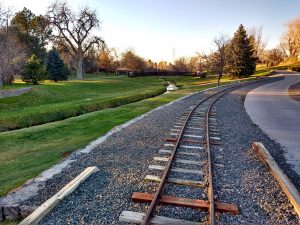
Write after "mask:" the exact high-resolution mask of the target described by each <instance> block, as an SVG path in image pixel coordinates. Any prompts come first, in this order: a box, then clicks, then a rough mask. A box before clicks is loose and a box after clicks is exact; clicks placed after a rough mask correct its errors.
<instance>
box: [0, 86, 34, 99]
mask: <svg viewBox="0 0 300 225" xmlns="http://www.w3.org/2000/svg"><path fill="white" fill-rule="evenodd" d="M31 89H32V88H31V87H28V88H20V89H16V90H3V91H0V98H7V97H15V96H20V95H22V94H25V93H27V92H29V91H30V90H31Z"/></svg>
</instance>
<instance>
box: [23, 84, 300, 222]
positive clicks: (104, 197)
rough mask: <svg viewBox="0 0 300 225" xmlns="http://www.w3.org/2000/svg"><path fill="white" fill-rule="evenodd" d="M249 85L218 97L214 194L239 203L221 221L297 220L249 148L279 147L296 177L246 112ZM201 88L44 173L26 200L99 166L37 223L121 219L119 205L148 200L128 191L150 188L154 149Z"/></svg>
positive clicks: (191, 213) (34, 201)
mask: <svg viewBox="0 0 300 225" xmlns="http://www.w3.org/2000/svg"><path fill="white" fill-rule="evenodd" d="M251 88H254V86H251ZM251 88H243V91H235V92H234V93H235V94H230V95H228V96H226V97H224V98H223V99H222V100H221V101H219V102H218V103H217V113H218V116H217V120H218V124H222V126H219V130H220V136H221V139H222V141H221V142H222V145H221V148H220V146H218V147H213V149H212V151H213V160H215V161H214V162H217V163H218V164H220V165H221V164H222V163H223V164H224V165H225V166H224V167H217V168H214V170H215V172H216V176H218V179H216V180H215V183H216V187H217V191H216V193H215V195H216V198H217V199H218V200H221V201H224V202H228V203H235V204H237V205H238V206H239V208H240V210H241V214H240V215H239V216H231V215H227V214H226V215H217V216H218V219H219V220H218V221H219V223H220V224H299V221H298V220H297V218H296V216H295V214H294V213H293V210H292V207H291V205H290V204H289V203H288V201H287V199H286V197H285V195H284V194H283V192H282V191H281V189H280V187H279V185H278V184H277V182H276V181H275V179H274V178H273V177H272V175H271V174H270V173H269V172H267V170H266V169H265V167H264V166H263V164H262V163H261V162H260V161H259V159H258V157H257V156H256V155H255V153H254V152H253V151H252V150H251V149H250V148H251V144H252V142H253V141H262V142H263V143H264V144H265V146H266V148H267V149H269V150H272V151H271V153H274V152H277V153H279V156H277V157H275V158H276V160H278V161H280V164H281V166H282V167H283V168H284V170H285V171H286V172H288V175H289V176H290V177H292V178H293V179H297V177H295V176H294V175H295V174H293V173H292V170H290V169H289V166H288V165H285V161H284V157H283V154H282V149H281V148H280V146H279V145H277V144H276V143H275V142H273V141H272V140H270V139H269V138H268V137H267V136H266V135H264V133H263V132H262V131H261V130H260V129H259V128H258V127H256V126H255V125H253V124H252V121H251V119H250V118H249V116H248V115H247V113H246V112H245V110H244V107H243V100H244V97H245V93H246V92H247V91H248V90H250V89H251ZM210 92H211V91H210ZM237 93H238V94H237ZM204 96H205V94H204V93H199V94H196V95H193V96H190V97H188V98H186V99H184V100H181V101H179V102H176V103H174V104H172V105H170V106H168V107H165V108H161V109H159V110H157V111H153V112H152V113H151V114H149V115H148V116H147V117H145V118H143V119H142V120H139V121H137V122H135V123H133V124H131V125H130V126H128V127H126V128H124V129H123V130H121V131H120V132H117V133H114V134H113V135H112V136H110V137H109V138H108V139H106V140H105V141H104V142H103V143H102V144H100V145H99V146H97V147H96V149H95V150H93V151H92V152H90V153H89V154H84V155H81V156H80V157H79V158H78V160H77V161H76V162H74V163H72V164H70V166H69V167H68V168H67V169H65V170H63V172H62V173H61V174H59V175H56V176H54V178H53V179H51V180H48V181H47V183H46V185H45V187H46V188H44V189H42V190H40V192H39V195H38V196H35V197H34V198H31V199H30V200H28V201H27V202H26V203H25V204H26V205H31V206H36V205H40V204H41V203H42V202H44V201H45V200H47V199H48V198H49V197H51V196H52V195H53V194H55V193H56V192H57V191H58V190H59V189H60V188H62V187H63V186H64V185H65V184H66V183H67V182H69V181H70V180H71V179H73V178H74V177H75V176H76V175H78V174H79V173H80V172H81V171H82V170H83V169H84V168H85V167H87V166H97V167H98V168H99V169H100V171H99V172H97V173H95V174H93V175H92V176H91V177H89V178H88V179H87V180H86V181H85V182H84V183H83V184H81V185H80V186H79V187H78V188H77V189H76V190H75V191H74V192H73V193H72V194H71V195H70V196H68V197H67V198H66V199H64V200H63V201H62V202H61V203H60V204H59V205H58V206H57V207H56V208H55V209H54V210H53V211H52V212H51V213H50V214H49V215H48V216H47V217H46V218H45V219H44V220H43V221H42V222H41V224H119V222H118V219H119V215H120V214H121V212H122V211H124V210H133V211H139V210H141V209H145V208H146V207H147V204H133V203H132V202H131V200H130V198H131V195H132V192H134V191H136V192H139V191H140V192H145V191H146V192H147V191H148V192H153V190H154V187H156V185H155V184H151V183H146V182H143V179H144V177H145V176H146V175H148V174H149V170H148V169H147V168H148V165H150V164H153V161H152V160H153V158H154V156H157V155H158V154H157V152H158V150H159V149H162V148H163V145H164V139H165V138H166V137H169V134H170V129H171V128H172V127H173V126H174V123H175V122H177V120H178V119H179V118H180V116H181V115H182V114H183V113H184V112H185V111H186V109H187V108H188V107H190V106H191V105H192V104H195V103H197V102H198V101H199V100H201V98H203V97H204ZM223 123H224V125H223ZM164 149H166V148H164ZM220 156H221V158H220ZM182 189H185V188H184V187H178V186H170V187H169V189H167V190H165V193H174V192H178V193H181V192H182ZM188 191H189V192H190V193H191V195H195V196H201V197H203V199H204V198H205V197H206V196H202V195H203V191H199V189H194V188H190V189H189V190H188ZM184 197H188V196H184ZM157 211H158V212H159V214H160V215H167V216H170V212H171V213H172V214H173V217H174V218H182V217H183V216H184V219H190V220H195V219H196V218H201V220H202V221H206V220H207V218H206V215H207V213H205V212H201V211H195V210H191V209H184V210H183V209H181V208H179V207H177V208H174V207H172V208H171V207H169V206H162V207H159V208H158V209H157Z"/></svg>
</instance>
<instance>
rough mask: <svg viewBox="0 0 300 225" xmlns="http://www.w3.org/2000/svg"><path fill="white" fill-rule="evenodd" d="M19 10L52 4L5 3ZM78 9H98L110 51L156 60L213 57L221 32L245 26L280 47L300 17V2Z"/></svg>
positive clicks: (172, 0)
mask: <svg viewBox="0 0 300 225" xmlns="http://www.w3.org/2000/svg"><path fill="white" fill-rule="evenodd" d="M2 2H3V3H4V4H5V5H11V6H13V8H14V9H15V10H20V9H22V8H23V7H24V6H25V7H27V8H29V9H31V10H32V11H33V12H34V13H36V14H40V13H44V12H45V11H46V8H47V6H48V5H49V4H50V3H51V2H53V1H52V0H51V1H48V0H40V1H36V0H4V1H3V0H2ZM69 4H70V5H71V6H72V7H73V8H74V9H78V8H79V7H82V6H84V5H88V6H90V7H92V8H95V9H97V11H98V14H99V17H100V20H101V21H102V25H101V29H100V30H99V31H97V32H98V33H99V35H100V36H102V37H103V38H104V39H105V41H106V42H107V44H108V45H109V47H115V48H116V49H117V50H118V51H120V52H121V51H124V50H126V49H128V48H132V49H134V50H135V51H136V53H137V54H139V55H140V56H142V57H144V58H147V59H148V58H151V59H153V60H155V61H159V60H168V61H171V60H172V55H173V53H172V52H173V51H172V49H173V48H175V55H176V57H180V56H190V55H193V54H194V53H195V52H197V51H198V52H203V51H204V52H209V51H210V50H212V49H213V44H212V40H213V38H214V37H215V36H217V35H218V34H219V33H225V34H228V35H229V36H232V35H233V33H234V31H235V30H236V29H237V27H238V26H239V24H241V23H242V24H244V25H245V26H246V28H251V27H253V26H256V27H259V26H262V27H263V35H264V37H265V38H266V39H268V48H273V47H276V46H277V45H278V44H279V41H280V37H281V35H282V33H283V32H284V30H285V27H284V24H286V23H287V22H288V21H289V20H290V19H293V18H295V17H297V16H299V15H300V0H251V1H249V0H240V1H238V0H209V1H208V0H206V1H204V0H72V1H71V0H70V1H69Z"/></svg>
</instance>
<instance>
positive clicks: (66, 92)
mask: <svg viewBox="0 0 300 225" xmlns="http://www.w3.org/2000/svg"><path fill="white" fill-rule="evenodd" d="M88 77H89V78H87V79H85V80H83V81H76V80H71V81H67V82H59V83H54V82H45V83H43V84H41V85H36V86H31V87H32V90H31V91H30V92H29V93H26V94H24V95H22V96H18V97H11V98H3V99H0V131H7V130H13V129H19V128H24V127H30V126H33V125H39V124H44V123H48V122H52V121H58V120H63V119H66V118H69V117H74V116H78V115H82V114H84V113H88V112H93V111H97V110H100V109H105V108H112V107H117V106H120V105H124V104H128V103H132V102H136V101H139V100H142V99H145V98H149V97H154V96H157V95H159V94H162V93H163V92H164V91H165V87H164V86H163V81H161V80H159V79H157V78H154V77H143V78H127V77H116V76H101V77H100V76H96V75H93V76H91V75H90V76H88ZM21 87H28V85H24V84H23V83H21V82H17V83H15V84H14V85H13V86H10V87H8V88H21Z"/></svg>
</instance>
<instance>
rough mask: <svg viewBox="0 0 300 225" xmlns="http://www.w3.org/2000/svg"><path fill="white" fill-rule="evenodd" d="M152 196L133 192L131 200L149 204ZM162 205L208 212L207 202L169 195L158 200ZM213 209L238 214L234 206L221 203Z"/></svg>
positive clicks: (216, 203) (216, 204)
mask: <svg viewBox="0 0 300 225" xmlns="http://www.w3.org/2000/svg"><path fill="white" fill-rule="evenodd" d="M153 197H154V194H149V193H142V192H134V193H133V194H132V197H131V200H132V201H133V202H138V203H151V201H152V199H153ZM159 203H160V204H162V205H174V206H182V207H187V208H193V209H202V210H209V202H208V201H205V200H200V199H190V198H179V197H174V196H171V195H163V196H161V197H160V199H159ZM215 209H216V210H217V211H218V212H222V213H232V214H234V215H237V214H239V209H238V207H237V205H235V204H228V203H223V202H215Z"/></svg>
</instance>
